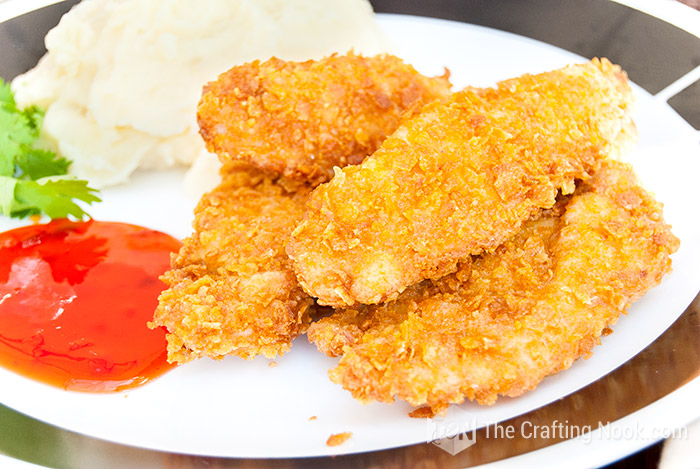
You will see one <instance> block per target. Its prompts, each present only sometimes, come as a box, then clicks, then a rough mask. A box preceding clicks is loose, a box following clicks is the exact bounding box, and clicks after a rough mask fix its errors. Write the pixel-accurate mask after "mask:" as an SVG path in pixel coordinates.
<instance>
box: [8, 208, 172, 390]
mask: <svg viewBox="0 0 700 469" xmlns="http://www.w3.org/2000/svg"><path fill="white" fill-rule="evenodd" d="M180 246H181V243H180V241H178V240H176V239H175V238H173V237H171V236H169V235H167V234H165V233H161V232H158V231H153V230H150V229H147V228H143V227H140V226H135V225H129V224H125V223H115V222H100V221H95V220H89V221H84V222H83V221H81V222H74V221H70V220H65V219H62V220H54V221H52V222H50V223H48V224H43V225H31V226H26V227H23V228H18V229H15V230H11V231H7V232H4V233H0V366H3V367H5V368H8V369H10V370H12V371H14V372H16V373H19V374H21V375H24V376H26V377H29V378H33V379H35V380H38V381H42V382H44V383H47V384H51V385H54V386H58V387H61V388H64V389H69V390H73V391H89V392H109V391H119V390H122V389H126V388H131V387H134V386H138V385H140V384H142V383H144V382H146V381H148V380H149V379H152V378H154V377H156V376H159V375H160V374H162V373H164V372H165V371H167V370H169V369H170V368H172V365H169V364H168V363H167V351H166V347H167V343H166V340H165V330H164V329H162V328H158V329H155V330H151V329H149V328H148V326H147V325H146V324H147V322H148V321H150V320H151V319H152V318H153V311H154V310H155V309H156V306H157V305H158V295H159V294H160V292H161V291H162V290H163V288H164V287H165V285H164V284H163V283H162V282H161V281H160V280H159V279H158V277H159V276H160V275H161V274H163V273H164V272H165V271H166V270H168V269H169V268H170V253H171V252H174V251H177V250H178V249H179V248H180Z"/></svg>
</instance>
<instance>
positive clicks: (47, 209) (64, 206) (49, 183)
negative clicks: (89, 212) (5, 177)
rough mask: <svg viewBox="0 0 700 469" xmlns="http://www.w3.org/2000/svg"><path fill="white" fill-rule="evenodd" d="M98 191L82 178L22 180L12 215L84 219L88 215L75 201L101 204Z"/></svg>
mask: <svg viewBox="0 0 700 469" xmlns="http://www.w3.org/2000/svg"><path fill="white" fill-rule="evenodd" d="M96 193H97V191H96V190H95V189H93V188H91V187H89V186H88V185H87V181H81V180H79V179H62V178H61V179H57V178H42V179H39V180H37V181H28V180H19V181H17V185H16V186H15V193H14V197H15V203H14V206H13V209H12V213H11V214H10V215H11V216H22V215H26V214H30V215H31V214H35V213H45V214H46V215H48V216H49V217H50V218H66V217H67V216H69V215H70V216H73V217H75V218H83V217H84V216H85V215H86V213H85V211H84V210H83V209H82V207H80V205H78V204H77V203H75V202H74V201H73V199H77V200H82V201H83V202H85V203H88V204H92V203H93V202H100V200H101V199H100V198H99V197H98V196H97V195H96Z"/></svg>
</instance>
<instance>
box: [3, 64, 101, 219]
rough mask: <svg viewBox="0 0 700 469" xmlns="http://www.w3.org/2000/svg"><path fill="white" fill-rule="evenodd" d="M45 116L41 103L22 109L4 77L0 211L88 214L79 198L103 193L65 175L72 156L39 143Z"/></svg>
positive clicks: (94, 197) (56, 215)
mask: <svg viewBox="0 0 700 469" xmlns="http://www.w3.org/2000/svg"><path fill="white" fill-rule="evenodd" d="M43 119H44V111H42V110H41V109H39V108H38V107H36V106H29V107H27V108H25V109H22V110H20V109H17V104H16V102H15V99H14V96H13V94H12V89H11V87H10V84H9V83H5V82H4V81H3V80H2V78H0V212H2V214H3V215H5V216H12V217H20V218H21V217H25V216H28V215H35V214H41V213H45V214H46V215H48V216H49V217H51V218H64V217H68V216H72V217H75V218H83V217H85V216H86V215H87V214H86V213H85V211H84V210H83V208H82V207H81V206H80V205H78V204H77V202H76V201H82V202H85V203H87V204H92V203H93V202H99V201H100V198H99V197H98V195H97V194H98V192H97V191H96V190H95V189H93V188H91V187H89V186H88V183H87V181H82V180H78V179H74V178H68V177H64V176H65V175H66V174H67V173H68V168H69V167H70V163H71V162H70V161H69V160H67V159H66V158H63V157H60V156H58V155H56V154H55V153H53V152H51V151H47V150H41V149H39V148H36V147H34V143H35V141H36V139H37V138H38V137H39V133H40V131H41V125H42V122H43Z"/></svg>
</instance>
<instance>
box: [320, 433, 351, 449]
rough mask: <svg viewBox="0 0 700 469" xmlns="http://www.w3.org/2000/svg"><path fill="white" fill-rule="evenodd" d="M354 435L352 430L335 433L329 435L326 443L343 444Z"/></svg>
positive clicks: (332, 444) (330, 444)
mask: <svg viewBox="0 0 700 469" xmlns="http://www.w3.org/2000/svg"><path fill="white" fill-rule="evenodd" d="M350 437H352V432H343V433H335V434H333V435H331V436H329V437H328V441H326V445H328V446H338V445H342V444H343V443H345V442H346V441H348V440H349V439H350Z"/></svg>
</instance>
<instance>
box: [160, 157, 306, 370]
mask: <svg viewBox="0 0 700 469" xmlns="http://www.w3.org/2000/svg"><path fill="white" fill-rule="evenodd" d="M222 173H223V174H222V175H223V182H222V183H221V184H220V185H219V186H218V187H217V188H216V189H214V190H213V191H211V192H209V193H208V194H206V195H204V196H203V197H202V199H201V200H200V202H199V204H198V206H197V208H196V209H195V221H194V224H193V227H194V230H195V232H194V234H193V235H192V236H190V237H189V238H187V239H185V240H184V245H183V247H182V249H181V250H180V252H179V253H178V254H176V255H173V258H172V260H171V266H172V270H170V271H168V272H166V273H165V275H164V276H163V277H162V279H163V280H164V281H165V283H166V284H167V285H168V287H169V288H168V289H166V290H165V291H164V292H163V293H162V294H161V295H160V298H159V305H158V308H157V310H156V312H155V316H154V319H153V323H152V324H151V326H152V327H156V326H165V327H166V328H167V329H168V331H169V334H168V336H167V339H168V360H169V361H171V362H173V361H177V362H180V363H184V362H187V361H189V360H192V359H194V358H199V357H203V356H209V357H212V358H221V357H223V356H224V355H237V356H240V357H243V358H252V357H254V356H255V355H258V354H261V355H264V356H266V357H268V358H272V357H274V356H275V355H281V354H282V353H284V352H286V351H288V350H289V347H290V346H291V341H292V340H293V339H294V338H295V337H297V336H298V335H299V334H301V333H303V332H304V331H305V330H306V327H307V326H308V323H309V314H308V310H309V307H310V306H311V304H312V299H311V298H310V297H309V296H308V295H306V294H305V293H304V292H303V291H302V289H301V287H300V286H299V284H298V283H297V280H296V277H295V276H294V273H293V272H292V270H291V266H290V263H289V259H288V257H287V255H286V254H285V252H284V243H285V241H286V239H287V237H288V236H289V234H290V233H291V232H292V230H293V229H294V226H295V225H296V224H297V223H298V221H299V220H300V219H301V217H302V215H303V213H304V204H305V202H306V199H307V197H308V194H309V192H310V188H309V187H307V186H300V185H298V184H292V185H291V187H290V185H289V184H287V185H283V184H282V183H283V182H284V181H283V180H280V179H278V178H275V177H272V176H270V175H267V174H265V173H262V172H260V171H259V170H258V169H257V168H254V167H251V166H249V165H247V164H245V163H233V164H229V165H227V166H225V167H224V169H223V171H222Z"/></svg>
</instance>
